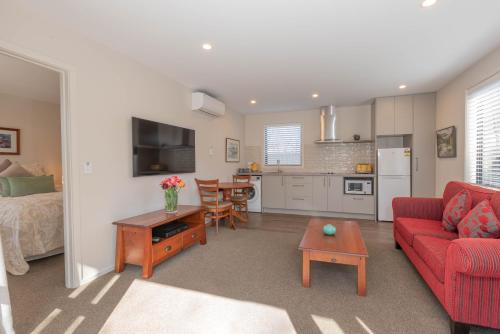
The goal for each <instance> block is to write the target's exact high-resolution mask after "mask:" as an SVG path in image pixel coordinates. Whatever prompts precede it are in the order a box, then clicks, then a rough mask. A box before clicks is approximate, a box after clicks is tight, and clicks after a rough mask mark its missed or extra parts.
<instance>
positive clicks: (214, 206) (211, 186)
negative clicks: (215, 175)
mask: <svg viewBox="0 0 500 334" xmlns="http://www.w3.org/2000/svg"><path fill="white" fill-rule="evenodd" d="M195 181H196V184H197V186H198V192H199V193H200V202H201V206H203V207H204V208H205V210H206V213H208V214H210V219H211V220H212V225H213V224H214V223H215V230H216V231H217V233H219V220H220V219H223V218H229V224H230V225H231V227H232V228H233V229H235V226H234V222H233V203H232V202H229V201H221V200H220V198H219V180H218V179H217V180H198V179H195Z"/></svg>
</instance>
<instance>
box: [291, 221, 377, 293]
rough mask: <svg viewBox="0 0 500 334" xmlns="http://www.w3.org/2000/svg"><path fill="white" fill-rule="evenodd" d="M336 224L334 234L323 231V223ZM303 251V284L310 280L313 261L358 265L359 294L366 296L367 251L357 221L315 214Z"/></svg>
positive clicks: (307, 230) (303, 242) (302, 242)
mask: <svg viewBox="0 0 500 334" xmlns="http://www.w3.org/2000/svg"><path fill="white" fill-rule="evenodd" d="M326 224H332V225H333V226H335V227H336V228H337V233H336V234H335V236H326V235H324V234H323V226H324V225H326ZM299 249H300V250H301V251H302V285H303V286H304V287H305V288H308V287H309V286H310V284H311V279H310V276H311V271H310V268H311V261H321V262H329V263H341V264H349V265H353V266H357V267H358V295H360V296H366V258H367V257H368V251H367V250H366V246H365V242H364V240H363V237H362V236H361V232H360V230H359V225H358V223H357V222H355V221H348V220H345V221H342V220H335V219H326V218H312V219H311V220H310V221H309V224H308V225H307V229H306V232H305V233H304V237H303V238H302V241H301V242H300V246H299Z"/></svg>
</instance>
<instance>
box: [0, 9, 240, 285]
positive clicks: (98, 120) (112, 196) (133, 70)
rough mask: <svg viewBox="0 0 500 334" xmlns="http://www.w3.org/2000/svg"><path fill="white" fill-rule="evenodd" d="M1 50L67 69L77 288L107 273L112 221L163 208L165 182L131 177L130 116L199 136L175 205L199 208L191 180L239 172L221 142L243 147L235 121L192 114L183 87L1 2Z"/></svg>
mask: <svg viewBox="0 0 500 334" xmlns="http://www.w3.org/2000/svg"><path fill="white" fill-rule="evenodd" d="M2 43H3V44H4V45H7V44H13V45H16V46H18V47H19V48H20V49H25V50H29V52H31V53H35V54H37V55H40V56H41V57H45V58H48V59H51V60H55V61H57V62H61V63H64V64H66V65H67V66H68V67H69V68H71V83H70V103H71V112H72V113H73V114H72V115H71V128H72V131H73V132H72V135H73V140H72V142H71V145H72V163H73V173H74V178H73V179H72V180H71V181H72V184H73V186H74V187H75V194H74V197H73V201H74V203H75V210H74V212H73V220H74V221H73V224H75V225H76V229H77V231H78V232H77V233H78V237H77V239H78V240H77V241H78V243H79V244H80V247H79V248H77V249H76V252H77V253H76V254H77V261H78V263H79V268H80V269H81V279H82V281H86V280H88V279H91V278H92V277H94V276H95V275H97V274H99V273H101V272H104V271H107V270H110V269H112V267H113V262H114V240H115V228H114V226H113V225H112V224H111V223H112V222H113V221H115V220H118V219H121V218H125V217H129V216H131V215H136V214H140V213H143V212H146V211H150V210H156V209H160V208H162V204H163V199H162V193H161V191H160V189H159V185H158V184H159V182H160V180H161V179H162V177H161V176H151V177H140V178H133V177H132V150H131V140H132V138H131V117H132V116H137V117H141V118H146V119H150V120H154V121H158V122H164V123H169V124H174V125H178V126H184V127H188V128H192V129H195V130H196V169H197V172H196V174H183V175H182V177H183V178H184V179H186V181H187V185H188V186H187V189H185V190H183V191H182V192H181V194H180V203H183V204H187V203H198V196H197V192H196V190H195V184H194V180H193V179H194V177H195V176H196V177H200V178H206V177H210V178H220V179H226V180H227V179H229V178H230V177H231V175H232V174H233V172H234V171H235V169H236V168H237V167H239V165H240V164H235V163H226V162H225V159H224V157H225V155H224V154H225V152H224V150H225V138H226V137H231V138H235V139H241V140H244V138H243V133H244V126H243V117H242V116H241V115H240V114H238V113H234V112H231V111H229V112H228V113H227V114H226V115H225V116H224V117H220V118H213V117H210V116H208V115H206V114H201V113H199V112H192V111H191V110H190V103H191V95H190V94H191V91H190V89H188V88H187V87H185V86H183V85H181V84H179V83H178V82H176V81H174V80H171V79H169V78H168V77H166V76H164V75H162V74H160V73H158V72H157V71H154V70H151V69H149V68H147V67H145V66H143V65H141V64H139V63H137V62H135V61H133V60H131V59H129V58H127V57H125V56H123V55H121V54H119V53H117V52H114V51H111V50H109V49H107V48H104V47H102V46H100V45H98V44H95V43H93V42H90V41H88V40H86V39H85V38H83V37H81V36H79V35H77V34H75V33H72V32H71V31H70V30H68V29H67V28H65V27H60V26H57V25H56V24H55V23H53V22H51V21H50V20H44V19H43V18H42V17H41V16H40V15H38V14H37V13H32V12H30V10H29V9H28V8H25V7H24V5H23V4H22V3H20V2H14V1H9V2H7V1H2V2H0V45H2ZM151 52H154V50H151ZM242 145H244V143H243V142H242ZM211 147H212V148H213V155H210V154H209V149H210V148H211ZM242 159H244V156H243V157H242ZM85 161H90V162H92V163H93V170H94V171H93V174H83V163H84V162H85Z"/></svg>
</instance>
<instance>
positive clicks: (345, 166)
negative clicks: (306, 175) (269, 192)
mask: <svg viewBox="0 0 500 334" xmlns="http://www.w3.org/2000/svg"><path fill="white" fill-rule="evenodd" d="M245 154H246V155H245V156H246V157H247V162H253V161H255V162H257V163H259V164H260V165H261V166H262V168H263V169H264V170H266V167H265V166H263V161H262V156H263V154H262V148H261V147H260V146H246V147H245ZM303 154H304V166H303V168H301V169H303V170H307V171H315V172H335V173H351V172H354V170H355V167H356V164H357V163H371V164H373V163H374V159H375V151H374V144H373V143H359V144H351V143H346V144H310V145H304V152H303ZM267 169H274V167H268V168H267ZM283 169H287V168H286V167H284V168H283Z"/></svg>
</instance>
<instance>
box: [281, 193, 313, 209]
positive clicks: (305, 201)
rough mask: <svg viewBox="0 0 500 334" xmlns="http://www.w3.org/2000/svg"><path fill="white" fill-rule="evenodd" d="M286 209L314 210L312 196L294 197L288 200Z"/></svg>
mask: <svg viewBox="0 0 500 334" xmlns="http://www.w3.org/2000/svg"><path fill="white" fill-rule="evenodd" d="M286 208H287V209H290V210H312V196H310V197H306V196H293V195H291V194H290V195H288V196H287V198H286Z"/></svg>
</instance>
